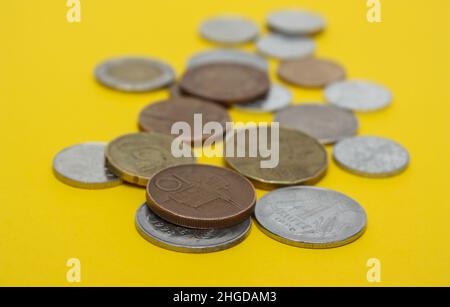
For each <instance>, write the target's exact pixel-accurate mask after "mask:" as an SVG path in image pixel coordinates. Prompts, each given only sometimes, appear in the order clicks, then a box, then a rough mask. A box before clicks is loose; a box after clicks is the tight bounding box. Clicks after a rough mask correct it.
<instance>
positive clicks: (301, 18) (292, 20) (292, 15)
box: [267, 9, 326, 35]
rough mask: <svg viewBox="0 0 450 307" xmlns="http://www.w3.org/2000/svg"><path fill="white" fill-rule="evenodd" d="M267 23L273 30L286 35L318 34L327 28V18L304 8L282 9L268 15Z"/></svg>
mask: <svg viewBox="0 0 450 307" xmlns="http://www.w3.org/2000/svg"><path fill="white" fill-rule="evenodd" d="M267 24H268V26H269V28H270V29H271V30H272V31H275V32H279V33H282V34H285V35H308V34H316V33H318V32H320V31H322V30H323V29H324V28H325V24H326V22H325V19H324V18H323V17H322V16H320V15H318V14H315V13H312V12H308V11H303V10H296V9H291V10H282V11H277V12H273V13H272V14H270V15H269V16H268V17H267Z"/></svg>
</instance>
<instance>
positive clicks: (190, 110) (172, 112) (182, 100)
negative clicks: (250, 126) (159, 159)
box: [139, 97, 231, 144]
mask: <svg viewBox="0 0 450 307" xmlns="http://www.w3.org/2000/svg"><path fill="white" fill-rule="evenodd" d="M199 115H200V116H201V120H202V122H203V123H209V122H218V123H220V125H221V126H222V131H215V133H214V134H211V133H209V134H203V133H202V130H203V127H202V126H200V127H196V126H195V124H194V119H195V117H198V116H199ZM230 121H231V118H230V116H229V115H228V113H227V110H226V109H225V108H224V107H222V106H221V105H218V104H215V103H212V102H206V101H202V100H199V99H196V98H190V97H174V98H171V99H169V100H164V101H160V102H157V103H153V104H150V105H148V106H147V107H145V108H144V109H143V110H142V111H141V113H140V115H139V128H140V129H141V130H142V131H146V132H160V133H164V134H168V135H172V136H174V137H175V136H176V135H173V134H172V133H171V130H172V125H173V124H175V123H177V122H185V123H188V124H189V127H191V134H190V135H189V136H185V137H184V136H181V138H182V139H183V141H185V142H189V143H194V142H200V144H201V143H203V141H205V140H206V139H207V138H211V137H221V136H222V135H223V132H225V131H226V123H227V122H230Z"/></svg>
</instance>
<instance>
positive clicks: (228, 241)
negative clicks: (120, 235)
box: [136, 204, 251, 253]
mask: <svg viewBox="0 0 450 307" xmlns="http://www.w3.org/2000/svg"><path fill="white" fill-rule="evenodd" d="M136 227H137V230H138V231H139V233H140V234H141V235H142V236H143V237H144V238H145V239H146V240H148V241H149V242H151V243H153V244H155V245H157V246H159V247H163V248H165V249H169V250H174V251H177V252H185V253H209V252H216V251H220V250H224V249H227V248H230V247H233V246H235V245H237V244H238V243H240V242H242V241H243V240H244V239H245V238H246V237H247V235H248V234H249V232H250V228H251V219H250V218H249V219H247V220H246V221H245V222H242V223H241V224H238V225H236V226H233V227H230V228H225V229H209V230H202V229H191V228H185V227H181V226H177V225H174V224H172V223H169V222H167V221H165V220H163V219H161V218H160V217H158V216H157V215H156V214H154V213H153V212H152V211H151V209H150V208H149V207H148V206H147V205H146V204H143V205H142V206H141V207H140V208H139V209H138V211H137V213H136Z"/></svg>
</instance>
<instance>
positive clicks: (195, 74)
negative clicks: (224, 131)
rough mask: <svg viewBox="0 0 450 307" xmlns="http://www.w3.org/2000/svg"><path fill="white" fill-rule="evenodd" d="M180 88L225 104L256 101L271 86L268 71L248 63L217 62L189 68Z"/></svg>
mask: <svg viewBox="0 0 450 307" xmlns="http://www.w3.org/2000/svg"><path fill="white" fill-rule="evenodd" d="M180 87H181V90H182V91H183V92H187V93H188V94H191V95H193V96H197V97H199V98H203V99H206V100H211V101H216V102H219V103H223V104H225V105H232V104H235V103H246V102H251V101H255V100H256V99H258V98H261V97H263V96H265V95H266V94H267V93H268V91H269V90H270V80H269V77H268V75H267V73H265V72H263V71H261V70H260V69H257V68H254V67H252V66H248V65H241V64H235V63H214V64H206V65H201V66H197V67H195V68H192V69H189V70H188V71H187V72H186V73H185V75H184V76H183V78H182V80H181V83H180Z"/></svg>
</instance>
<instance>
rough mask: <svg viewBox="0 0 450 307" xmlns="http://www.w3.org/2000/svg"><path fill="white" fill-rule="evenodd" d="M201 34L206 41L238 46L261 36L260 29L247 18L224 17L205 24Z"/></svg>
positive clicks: (201, 28)
mask: <svg viewBox="0 0 450 307" xmlns="http://www.w3.org/2000/svg"><path fill="white" fill-rule="evenodd" d="M200 34H201V35H202V37H203V38H204V39H206V40H208V41H211V42H214V43H219V44H225V45H236V44H243V43H247V42H250V41H252V40H254V39H255V38H256V37H257V36H258V34H259V29H258V26H257V25H256V24H255V23H254V22H253V21H251V20H249V19H247V18H244V17H240V16H233V15H224V16H217V17H213V18H210V19H208V20H206V21H205V22H203V23H202V25H201V26H200Z"/></svg>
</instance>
